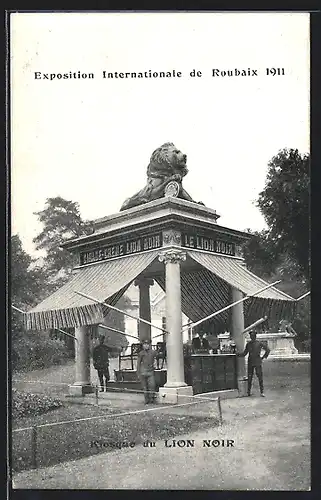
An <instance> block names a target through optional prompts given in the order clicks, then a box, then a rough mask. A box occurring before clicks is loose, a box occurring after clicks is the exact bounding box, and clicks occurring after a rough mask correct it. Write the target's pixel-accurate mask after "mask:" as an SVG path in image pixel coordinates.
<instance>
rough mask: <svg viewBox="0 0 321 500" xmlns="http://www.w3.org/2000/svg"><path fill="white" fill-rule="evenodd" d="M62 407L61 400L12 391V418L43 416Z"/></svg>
mask: <svg viewBox="0 0 321 500" xmlns="http://www.w3.org/2000/svg"><path fill="white" fill-rule="evenodd" d="M60 406H62V401H60V399H54V398H51V397H50V396H45V395H43V394H32V393H29V392H20V391H18V390H17V389H13V390H12V417H13V418H16V419H17V418H21V417H30V416H34V415H42V414H43V413H47V412H48V411H51V410H54V409H56V408H59V407H60Z"/></svg>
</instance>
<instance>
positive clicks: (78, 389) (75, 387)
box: [69, 384, 95, 396]
mask: <svg viewBox="0 0 321 500" xmlns="http://www.w3.org/2000/svg"><path fill="white" fill-rule="evenodd" d="M93 392H95V387H94V386H93V385H92V384H72V385H70V386H69V396H85V394H91V393H93Z"/></svg>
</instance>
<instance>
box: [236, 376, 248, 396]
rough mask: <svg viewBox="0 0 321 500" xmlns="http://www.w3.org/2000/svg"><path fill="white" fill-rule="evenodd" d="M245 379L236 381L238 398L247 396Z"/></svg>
mask: <svg viewBox="0 0 321 500" xmlns="http://www.w3.org/2000/svg"><path fill="white" fill-rule="evenodd" d="M247 380H248V379H247V377H243V378H241V379H239V380H238V381H237V386H238V391H239V398H244V397H245V396H247Z"/></svg>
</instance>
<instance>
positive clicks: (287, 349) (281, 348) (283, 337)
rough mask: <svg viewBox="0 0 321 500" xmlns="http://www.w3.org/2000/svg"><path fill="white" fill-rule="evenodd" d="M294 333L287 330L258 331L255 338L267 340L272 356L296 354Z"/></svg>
mask: <svg viewBox="0 0 321 500" xmlns="http://www.w3.org/2000/svg"><path fill="white" fill-rule="evenodd" d="M294 338H295V335H292V334H291V333H287V332H278V333H258V334H257V340H261V341H262V342H267V343H268V346H269V348H270V349H271V352H270V355H272V356H291V355H293V354H298V350H297V349H296V347H295V346H294Z"/></svg>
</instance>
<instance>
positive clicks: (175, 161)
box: [120, 142, 203, 211]
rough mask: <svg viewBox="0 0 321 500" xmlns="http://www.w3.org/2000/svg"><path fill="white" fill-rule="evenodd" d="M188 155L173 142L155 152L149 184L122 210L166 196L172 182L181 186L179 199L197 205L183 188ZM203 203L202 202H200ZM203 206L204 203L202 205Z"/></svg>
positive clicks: (150, 168)
mask: <svg viewBox="0 0 321 500" xmlns="http://www.w3.org/2000/svg"><path fill="white" fill-rule="evenodd" d="M186 159H187V157H186V155H185V154H183V153H182V152H181V151H180V150H179V149H177V148H176V147H175V146H174V144H173V143H172V142H166V143H165V144H163V145H162V146H160V147H159V148H157V149H155V151H154V152H153V154H152V156H151V158H150V162H149V165H148V167H147V184H146V186H145V187H144V188H143V189H141V190H140V191H139V192H138V193H136V194H134V196H132V197H131V198H127V200H125V201H124V203H123V204H122V206H121V209H120V210H121V211H122V210H127V209H128V208H133V207H137V206H138V205H143V204H144V203H148V202H149V201H153V200H157V199H158V198H162V197H163V196H165V188H166V186H167V184H168V183H169V182H171V181H176V182H177V183H178V184H179V193H178V195H177V197H178V198H182V199H184V200H188V201H192V202H194V203H196V202H195V201H194V200H193V199H192V198H191V196H190V195H189V194H188V193H187V192H186V191H185V189H184V188H183V186H182V179H183V177H185V175H186V174H187V173H188V169H187V166H186ZM199 203H201V202H199ZM201 204H202V205H203V203H201Z"/></svg>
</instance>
